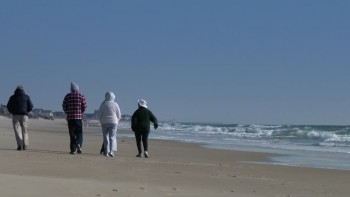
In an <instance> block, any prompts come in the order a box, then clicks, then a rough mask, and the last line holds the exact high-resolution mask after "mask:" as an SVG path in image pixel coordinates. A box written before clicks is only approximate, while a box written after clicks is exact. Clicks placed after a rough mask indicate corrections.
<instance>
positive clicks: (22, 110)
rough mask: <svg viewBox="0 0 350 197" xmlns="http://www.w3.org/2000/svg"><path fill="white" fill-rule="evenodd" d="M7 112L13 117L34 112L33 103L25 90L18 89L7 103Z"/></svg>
mask: <svg viewBox="0 0 350 197" xmlns="http://www.w3.org/2000/svg"><path fill="white" fill-rule="evenodd" d="M7 110H8V111H9V112H10V113H11V114H12V115H27V116H28V113H29V112H30V111H32V110H33V103H32V101H31V100H30V97H29V96H28V95H26V94H25V92H24V90H22V89H16V90H15V93H14V95H12V96H11V97H10V99H9V101H8V103H7Z"/></svg>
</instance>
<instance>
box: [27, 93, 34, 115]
mask: <svg viewBox="0 0 350 197" xmlns="http://www.w3.org/2000/svg"><path fill="white" fill-rule="evenodd" d="M27 98H28V99H27V111H28V112H31V111H32V110H33V108H34V105H33V103H32V100H30V97H29V96H27Z"/></svg>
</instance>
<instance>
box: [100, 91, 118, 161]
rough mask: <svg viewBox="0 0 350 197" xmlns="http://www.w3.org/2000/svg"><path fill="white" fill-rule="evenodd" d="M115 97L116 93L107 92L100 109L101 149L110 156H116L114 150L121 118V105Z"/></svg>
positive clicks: (115, 149)
mask: <svg viewBox="0 0 350 197" xmlns="http://www.w3.org/2000/svg"><path fill="white" fill-rule="evenodd" d="M114 99H115V95H114V93H113V92H107V93H106V94H105V100H104V101H103V102H102V103H101V106H100V109H99V120H100V123H101V126H102V132H103V150H101V153H103V154H104V155H105V156H109V157H114V151H117V138H116V136H117V127H118V122H119V120H120V119H121V112H120V108H119V105H118V103H116V102H115V101H114Z"/></svg>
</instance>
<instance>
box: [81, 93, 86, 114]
mask: <svg viewBox="0 0 350 197" xmlns="http://www.w3.org/2000/svg"><path fill="white" fill-rule="evenodd" d="M81 97H82V102H81V113H84V112H85V110H86V107H87V104H86V99H85V96H84V95H81Z"/></svg>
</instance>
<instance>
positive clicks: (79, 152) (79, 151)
mask: <svg viewBox="0 0 350 197" xmlns="http://www.w3.org/2000/svg"><path fill="white" fill-rule="evenodd" d="M77 149H78V150H77V153H78V154H81V153H82V151H81V146H80V144H78V148H77Z"/></svg>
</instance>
